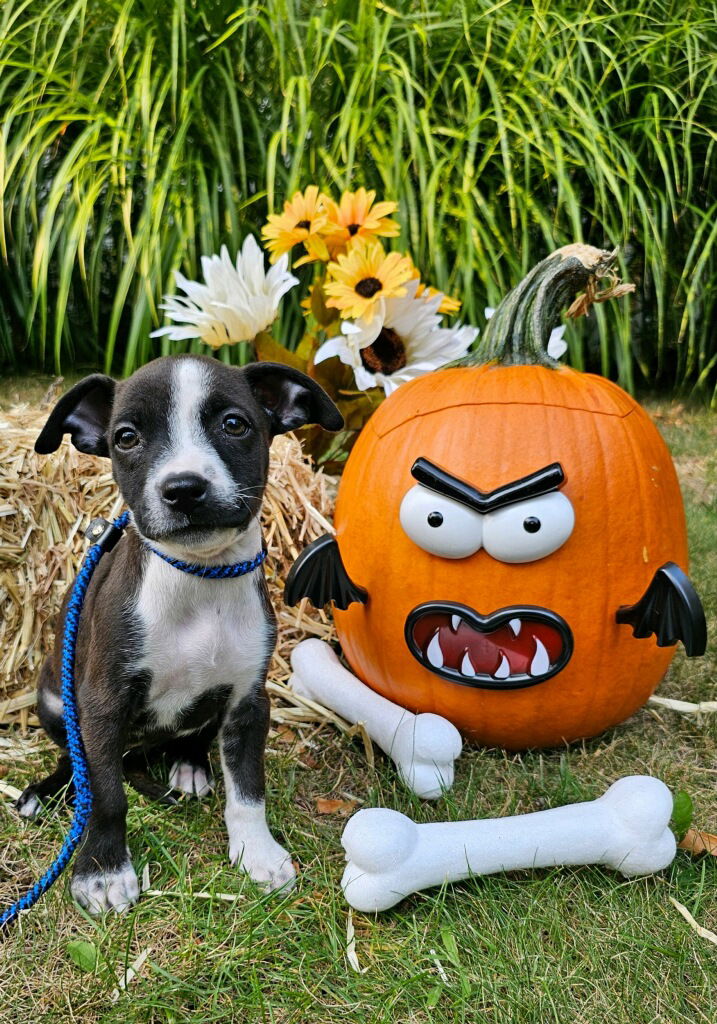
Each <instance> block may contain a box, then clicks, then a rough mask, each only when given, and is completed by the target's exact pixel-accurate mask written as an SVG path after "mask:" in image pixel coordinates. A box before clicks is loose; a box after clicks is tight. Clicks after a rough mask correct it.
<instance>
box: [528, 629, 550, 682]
mask: <svg viewBox="0 0 717 1024" xmlns="http://www.w3.org/2000/svg"><path fill="white" fill-rule="evenodd" d="M533 639H534V640H535V654H534V655H533V660H532V661H531V663H530V674H531V676H542V675H544V674H545V673H546V672H547V671H548V670H549V668H550V658H549V657H548V652H547V651H546V650H545V646H544V644H543V643H542V642H541V641H540V640H538V638H537V636H534V637H533Z"/></svg>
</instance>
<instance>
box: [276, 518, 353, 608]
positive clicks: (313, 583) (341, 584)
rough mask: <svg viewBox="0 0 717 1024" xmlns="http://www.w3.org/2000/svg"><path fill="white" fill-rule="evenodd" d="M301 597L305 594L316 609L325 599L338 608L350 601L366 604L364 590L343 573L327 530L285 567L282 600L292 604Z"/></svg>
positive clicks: (343, 567)
mask: <svg viewBox="0 0 717 1024" xmlns="http://www.w3.org/2000/svg"><path fill="white" fill-rule="evenodd" d="M302 597H308V598H309V600H310V601H311V603H312V604H313V605H315V606H316V607H317V608H323V607H324V605H325V604H328V603H329V601H333V602H334V604H335V605H336V607H337V608H341V609H346V608H348V606H349V605H350V604H352V603H353V602H354V601H358V602H360V603H361V604H366V600H367V598H368V593H367V592H366V591H365V590H364V588H363V587H360V586H359V585H358V584H357V583H354V582H353V580H352V579H351V577H350V576H349V574H348V573H347V572H346V568H345V566H344V563H343V561H342V559H341V552H340V551H339V546H338V544H337V543H336V541H335V540H334V538H333V537H332V536H331V534H329V533H325V534H324V536H323V537H319V539H318V540H315V541H314V542H313V543H312V544H309V546H308V547H307V548H304V550H303V551H302V552H301V554H300V555H299V557H298V558H297V559H296V561H295V562H294V564H293V565H292V567H291V569H290V570H289V575H288V576H287V578H286V587H285V588H284V601H285V602H286V604H290V605H294V604H298V603H299V601H300V600H301V599H302Z"/></svg>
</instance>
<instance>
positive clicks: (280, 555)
mask: <svg viewBox="0 0 717 1024" xmlns="http://www.w3.org/2000/svg"><path fill="white" fill-rule="evenodd" d="M49 408H50V406H49V404H48V403H42V404H41V405H39V406H28V405H23V406H16V407H14V408H12V409H11V410H9V411H4V412H0V464H1V465H2V467H3V475H2V480H1V481H0V606H1V607H2V621H0V724H7V723H19V724H20V725H21V726H22V727H23V728H25V727H27V726H28V725H30V726H32V725H34V724H37V719H36V718H35V716H34V715H33V714H32V708H33V706H34V703H35V684H36V679H37V674H38V672H39V669H40V666H41V664H42V661H43V659H44V658H45V655H46V654H47V653H48V652H49V651H50V650H51V648H52V644H53V641H54V622H55V617H56V614H57V611H58V610H59V607H60V604H61V602H62V598H63V596H64V593H65V591H66V589H67V587H68V585H69V584H70V582H71V581H72V579H73V578H74V576H75V573H76V571H77V569H78V567H79V564H80V561H81V558H82V554H83V552H84V550H85V549H86V547H87V542H86V540H85V538H84V533H83V531H84V528H85V527H86V526H87V524H88V523H89V521H90V520H91V519H93V518H95V517H96V516H103V517H104V518H106V519H111V518H113V517H114V516H116V515H118V514H119V512H120V511H121V510H122V507H123V506H122V500H121V498H120V496H119V494H118V492H117V488H116V486H115V483H114V481H113V479H112V474H111V472H110V465H109V462H108V461H107V460H105V459H99V458H96V457H94V456H91V455H83V454H82V453H81V452H78V451H77V450H76V449H75V448H73V447H72V446H71V445H70V443H69V442H68V441H67V440H66V441H65V442H63V444H62V446H61V448H60V449H59V451H57V452H56V453H55V454H54V455H50V456H40V455H36V454H35V452H34V451H33V445H34V443H35V438H36V437H37V435H38V433H39V432H40V429H41V427H42V425H43V423H44V422H45V420H46V418H47V415H48V412H49ZM334 492H335V481H334V480H333V479H332V478H331V477H328V476H326V475H325V474H323V473H322V472H314V470H313V469H312V467H311V465H310V464H309V462H308V461H307V460H306V459H305V458H304V457H303V455H302V450H301V445H300V444H299V442H298V441H297V440H296V438H295V437H293V436H292V435H286V436H280V437H277V438H276V439H275V440H274V443H273V445H272V448H271V461H270V470H269V484H268V487H267V490H266V496H265V500H264V506H263V514H262V520H263V528H264V536H265V538H266V542H267V546H268V549H269V557H268V558H267V561H266V573H267V579H268V582H269V590H270V592H271V597H272V602H273V604H274V608H275V609H276V612H277V615H278V617H279V641H278V644H277V650H276V654H275V656H274V660H273V662H272V666H271V670H270V680H271V682H272V685H271V687H270V688H271V692H272V693H273V694H274V695H281V696H282V697H284V698H285V700H288V701H289V702H290V703H291V705H292V707H289V708H285V712H281V711H278V710H275V714H274V717H275V719H278V720H281V721H284V720H286V721H291V722H296V723H298V722H300V721H311V722H321V721H326V720H328V718H327V717H326V716H327V715H328V713H323V712H322V709H320V708H317V707H316V706H313V707H312V706H310V705H311V702H308V703H307V702H306V701H301V700H298V699H297V700H294V699H293V698H292V697H291V695H290V693H289V691H286V690H285V687H284V686H283V682H284V681H285V680H286V678H287V677H288V675H289V654H290V652H291V648H292V646H293V645H294V644H295V643H297V642H298V641H299V640H301V639H303V638H304V637H305V636H308V635H311V636H320V637H322V638H326V639H331V638H332V637H333V635H334V634H333V629H332V626H331V623H330V619H328V618H327V616H326V615H325V614H324V613H323V612H317V611H316V610H315V609H313V608H311V607H310V606H306V602H302V605H304V606H305V607H301V608H299V609H298V610H297V609H290V608H286V607H285V605H284V603H283V599H282V592H283V587H284V580H285V579H286V574H287V572H288V570H289V567H290V566H291V564H292V562H293V561H294V559H295V558H296V556H297V555H298V553H299V552H300V551H301V549H302V548H303V547H305V546H306V545H307V544H309V543H310V542H311V541H312V540H315V539H316V538H317V537H319V536H320V535H321V534H323V533H326V532H333V527H332V526H331V513H332V509H333V495H334Z"/></svg>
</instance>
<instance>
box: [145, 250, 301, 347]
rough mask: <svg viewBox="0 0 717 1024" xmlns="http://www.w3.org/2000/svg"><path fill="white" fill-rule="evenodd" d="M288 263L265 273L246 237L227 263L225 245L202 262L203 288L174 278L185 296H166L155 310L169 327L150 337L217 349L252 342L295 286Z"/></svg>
mask: <svg viewBox="0 0 717 1024" xmlns="http://www.w3.org/2000/svg"><path fill="white" fill-rule="evenodd" d="M288 267H289V257H288V255H286V254H285V255H284V256H281V257H280V258H279V259H278V260H277V261H276V263H275V264H274V266H273V267H271V269H270V270H269V272H268V273H267V272H266V271H265V270H264V254H263V253H262V251H261V249H260V248H259V246H258V245H257V242H256V239H255V238H254V236H253V235H247V237H246V240H245V241H244V245H243V246H242V248H241V250H240V251H239V252H238V253H237V258H236V265H235V264H233V263H232V261H231V259H230V257H229V252H228V250H227V247H226V246H225V245H223V246H222V248H221V251H220V254H219V256H216V255H215V256H202V270H203V272H204V280H205V281H206V284H200V283H199V282H198V281H189V280H188V279H187V278H186V277H185V276H184V275H183V274H180V273H179V271H175V273H174V277H175V280H176V282H177V287H178V288H181V289H182V291H183V292H185V293H186V294H185V295H165V300H166V301H165V303H164V304H163V305H162V306H160V309H163V310H164V311H165V313H166V315H167V318H168V319H169V320H173V321H174V323H173V324H170V325H168V326H167V327H160V328H159V329H158V330H156V331H152V337H155V338H156V337H159V336H160V335H163V334H166V335H168V336H169V338H171V340H172V341H184V340H185V339H187V338H201V340H202V341H203V342H204V344H205V345H210V346H211V347H212V348H219V347H220V346H221V345H234V344H236V343H237V342H239V341H253V340H254V338H255V337H256V336H257V334H259V332H260V331H265V330H266V329H267V327H269V325H270V324H272V323H273V322H274V320H275V319H276V316H277V313H278V312H279V302H280V301H281V299H282V297H283V296H284V295H285V294H286V293H287V292H288V291H289V289H290V288H293V287H294V285H296V284H298V283H299V281H298V279H297V278H296V277H294V276H293V275H292V274H290V273H289V272H288Z"/></svg>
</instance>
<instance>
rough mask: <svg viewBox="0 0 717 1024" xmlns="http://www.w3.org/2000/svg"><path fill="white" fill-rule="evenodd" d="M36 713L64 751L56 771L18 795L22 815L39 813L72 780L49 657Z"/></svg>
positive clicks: (65, 736)
mask: <svg viewBox="0 0 717 1024" xmlns="http://www.w3.org/2000/svg"><path fill="white" fill-rule="evenodd" d="M37 714H38V718H39V719H40V723H41V725H42V727H43V729H44V730H45V732H46V733H47V735H48V736H49V737H50V739H52V740H54V742H55V743H56V744H57V745H58V747H60V750H61V753H60V756H59V758H58V761H57V767H56V768H55V770H54V772H51V773H50V775H48V776H47V778H45V779H42V780H41V781H40V782H34V783H32V785H30V786H28V787H27V788H26V789H25V791H24V792H23V793H22V795H21V796H20V797H19V798H18V800H17V803H16V804H15V807H16V808H17V810H18V812H19V813H20V814H21V815H22V817H23V818H34V817H36V816H37V814H38V813H39V811H40V808H41V807H42V806H43V804H46V803H48V802H49V801H50V800H52V799H53V798H54V797H56V796H57V795H58V793H60V791H61V790H63V789H64V788H65V787H66V786H68V785H69V784H70V783H71V781H72V768H71V766H70V759H69V757H68V755H67V753H66V751H65V747H66V744H67V735H66V732H65V722H64V719H63V708H62V699H61V697H60V696H59V693H58V686H57V682H56V680H55V676H54V673H53V671H52V663H51V660H50V658H47V659H46V660H45V662H44V664H43V666H42V670H41V672H40V678H39V680H38V684H37Z"/></svg>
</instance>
